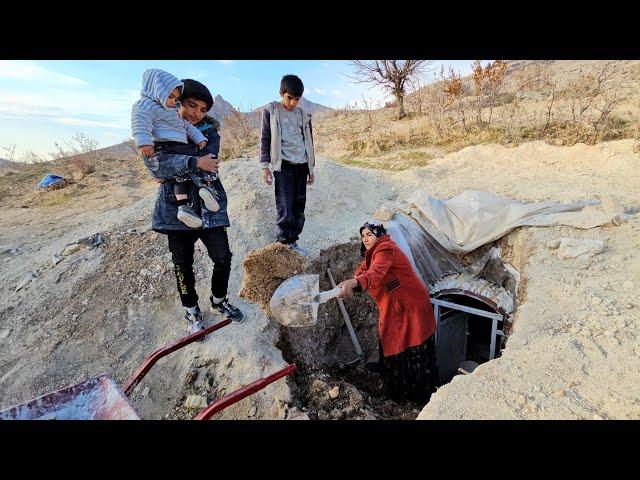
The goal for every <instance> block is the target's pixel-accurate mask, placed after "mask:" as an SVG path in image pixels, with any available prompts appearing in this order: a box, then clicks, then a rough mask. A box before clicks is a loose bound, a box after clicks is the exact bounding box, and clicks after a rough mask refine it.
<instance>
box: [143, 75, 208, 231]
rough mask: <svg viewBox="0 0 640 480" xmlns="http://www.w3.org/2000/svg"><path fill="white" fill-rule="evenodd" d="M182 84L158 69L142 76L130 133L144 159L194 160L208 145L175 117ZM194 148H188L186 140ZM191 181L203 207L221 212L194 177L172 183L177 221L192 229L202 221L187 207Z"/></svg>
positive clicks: (183, 121)
mask: <svg viewBox="0 0 640 480" xmlns="http://www.w3.org/2000/svg"><path fill="white" fill-rule="evenodd" d="M182 88H183V83H182V82H181V81H180V80H178V79H177V78H176V77H174V76H173V75H171V74H170V73H167V72H165V71H163V70H159V69H157V68H152V69H150V70H147V71H146V72H144V74H143V76H142V90H141V91H140V100H138V101H137V102H136V103H135V104H134V105H133V108H132V110H131V131H132V133H133V138H134V140H135V143H136V147H138V149H139V150H140V153H142V154H143V155H145V156H146V157H153V156H154V155H156V154H169V153H173V154H178V155H189V156H197V154H198V149H200V150H202V149H204V148H205V146H206V145H207V137H205V136H204V134H203V133H202V132H201V131H200V130H198V129H197V128H196V127H194V126H193V125H191V124H190V123H189V122H187V121H186V120H183V119H182V118H180V116H179V115H178V110H177V108H176V104H177V103H178V100H179V98H180V94H181V93H182ZM189 139H190V140H192V141H193V142H194V143H196V144H197V146H198V148H196V147H195V146H194V145H190V144H189V143H188V140H189ZM190 179H191V180H192V181H193V182H195V183H196V185H197V186H198V187H200V188H199V190H198V194H199V195H200V198H202V200H203V202H204V205H205V207H206V208H207V209H208V210H210V211H212V212H216V211H218V209H219V208H220V206H219V204H218V201H217V199H216V195H215V191H212V190H211V189H209V188H207V187H206V186H205V185H204V184H202V182H201V181H200V180H199V179H198V178H197V176H195V175H193V174H189V177H176V178H175V179H173V180H172V182H173V191H174V195H175V196H176V200H177V202H178V214H177V217H178V219H179V220H180V221H181V222H182V223H184V224H185V225H187V226H189V227H191V228H201V227H202V219H201V218H200V217H199V216H198V215H197V214H196V213H195V212H194V211H193V209H192V208H191V207H190V206H189V205H188V201H189V200H188V199H189V195H188V193H187V192H188V185H187V182H188V181H189V180H190Z"/></svg>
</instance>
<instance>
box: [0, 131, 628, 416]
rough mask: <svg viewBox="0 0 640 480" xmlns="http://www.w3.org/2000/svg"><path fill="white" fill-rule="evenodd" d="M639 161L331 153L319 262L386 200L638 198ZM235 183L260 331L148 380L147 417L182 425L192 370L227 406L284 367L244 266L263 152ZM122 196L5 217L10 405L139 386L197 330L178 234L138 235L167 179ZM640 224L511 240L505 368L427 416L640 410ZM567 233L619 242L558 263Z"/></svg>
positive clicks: (235, 333) (140, 405) (324, 173)
mask: <svg viewBox="0 0 640 480" xmlns="http://www.w3.org/2000/svg"><path fill="white" fill-rule="evenodd" d="M638 160H639V159H638V156H637V154H633V152H632V142H631V141H618V142H610V143H607V144H602V145H597V146H594V147H588V146H585V145H576V146H574V147H551V146H548V145H546V144H544V143H541V142H533V143H529V144H524V145H521V146H519V147H516V148H506V147H500V146H495V145H485V146H477V147H468V148H466V149H464V150H462V151H460V152H457V153H455V154H452V155H448V156H447V157H445V158H437V159H434V160H433V162H432V163H431V164H430V165H428V166H427V167H420V168H414V169H410V170H406V171H403V172H398V173H389V172H381V171H374V170H366V169H361V168H350V167H344V166H341V165H338V164H336V163H334V162H332V161H329V160H320V161H319V165H318V168H317V178H318V180H317V183H316V184H315V185H314V186H313V187H312V188H311V189H310V191H309V195H308V204H307V210H306V212H307V224H306V227H305V231H304V234H303V238H302V240H301V245H302V246H303V247H305V248H308V249H309V250H310V252H311V254H312V256H316V255H318V253H319V252H320V250H321V249H322V248H326V247H329V246H331V245H334V244H336V243H344V242H347V241H348V239H349V237H351V236H354V235H356V234H357V229H358V226H359V225H360V224H362V222H363V221H365V220H366V219H368V218H369V217H370V215H371V214H372V212H373V211H374V210H375V209H376V208H377V207H378V206H379V205H380V204H383V203H386V204H390V205H394V204H399V203H401V202H402V200H403V199H404V198H406V195H408V194H409V193H410V192H411V191H413V190H414V189H415V188H424V189H426V190H427V192H428V193H430V194H432V195H436V196H438V197H441V198H443V197H450V196H452V195H455V194H457V193H460V192H461V191H463V190H465V189H468V188H475V189H486V190H490V191H494V192H496V193H499V194H502V195H507V196H510V197H513V198H517V199H520V200H547V199H551V200H558V201H570V200H580V199H588V198H598V197H599V196H602V195H606V194H611V193H613V194H615V195H617V196H618V198H619V199H620V200H621V201H622V202H623V203H625V204H626V205H638V204H640V194H639V193H638V192H640V174H639V173H638V168H637V165H638ZM221 174H222V178H223V180H224V183H225V187H226V189H227V192H228V194H229V197H230V202H229V212H230V215H231V218H232V226H231V228H230V229H229V237H230V241H231V246H232V251H233V253H234V260H233V266H232V276H231V280H230V292H231V298H232V301H234V302H236V303H237V304H238V305H239V306H241V308H243V309H244V311H245V312H246V314H247V321H246V322H245V323H244V324H241V325H231V326H229V327H225V328H224V329H222V330H221V331H220V332H217V333H215V334H213V335H211V336H210V337H209V338H208V339H207V340H206V341H205V342H203V343H202V344H197V345H193V346H190V347H188V348H187V349H185V350H184V351H181V352H180V353H176V354H174V356H172V357H169V358H167V359H164V360H162V361H161V363H159V364H158V366H157V367H156V368H155V369H154V370H152V372H151V373H150V374H149V376H148V379H147V380H145V382H144V385H142V386H149V394H148V395H146V396H142V395H141V394H140V393H139V392H138V393H136V394H135V396H134V401H135V404H136V408H137V409H138V411H139V412H140V413H141V414H142V416H143V417H145V418H162V417H164V416H165V415H168V416H169V417H170V418H183V417H184V415H185V414H184V412H183V411H182V410H181V409H179V408H175V407H176V405H177V404H179V403H180V398H181V395H183V394H184V392H185V389H186V388H187V387H186V386H185V385H186V383H185V382H184V376H185V375H186V374H187V373H188V372H189V371H190V370H196V371H197V372H198V374H200V373H202V374H205V373H206V375H207V376H210V377H211V378H213V379H214V382H213V385H211V386H209V387H207V386H206V385H202V386H201V387H199V388H201V389H202V391H203V392H204V393H207V395H210V396H211V398H214V397H217V396H219V395H220V394H222V393H224V392H226V391H229V390H231V389H234V388H237V387H238V386H240V385H242V384H246V383H248V382H249V381H251V380H254V379H256V378H258V377H260V376H263V375H266V374H268V373H271V372H273V371H275V370H276V369H279V368H281V367H282V366H284V363H285V362H284V360H283V359H282V355H281V353H280V351H279V350H278V349H277V348H276V347H275V343H276V341H277V339H278V327H277V326H276V325H275V323H274V322H273V320H270V319H268V318H267V317H265V316H264V314H263V313H262V312H261V311H260V310H259V309H258V308H257V306H255V305H252V304H250V303H248V302H246V301H244V300H242V299H238V298H237V296H236V293H237V291H238V289H239V288H240V284H241V279H242V269H241V262H242V259H243V257H244V256H245V255H246V254H247V253H248V252H249V251H251V250H252V249H255V248H257V247H261V246H264V245H266V244H267V243H269V242H271V241H273V240H274V239H275V231H274V221H273V220H274V216H275V204H274V199H273V192H272V190H271V188H273V187H271V188H268V187H266V186H263V185H261V184H260V180H259V168H258V164H257V161H256V160H255V159H240V160H233V161H230V162H226V163H224V164H223V167H222V171H221ZM123 188H124V187H123ZM122 192H123V191H122V190H117V189H114V190H108V191H106V192H104V193H103V194H102V195H106V196H105V197H103V198H102V199H101V200H91V201H88V202H87V203H83V204H82V205H79V206H78V210H77V212H78V214H77V215H76V216H74V215H70V213H72V212H66V213H65V212H62V211H60V210H56V211H53V210H52V209H48V210H42V209H37V208H34V209H26V210H25V209H18V208H9V209H6V210H3V211H1V212H0V245H3V246H4V245H11V246H15V247H18V249H19V251H20V253H18V254H11V253H9V252H8V253H3V254H2V258H0V281H1V282H2V285H1V286H0V300H1V302H2V303H1V304H0V345H1V346H2V348H1V349H0V392H1V393H0V408H3V407H6V406H9V405H12V404H15V403H18V402H22V401H25V400H27V399H29V398H32V397H34V396H37V395H40V394H42V393H45V392H47V391H50V390H53V389H56V388H59V387H61V386H64V385H68V384H71V383H75V382H78V381H81V380H84V379H85V378H88V377H89V376H93V375H96V374H98V373H101V372H107V373H109V374H111V375H112V376H114V378H116V379H117V380H118V381H119V382H120V383H123V382H124V381H125V380H126V378H127V377H128V376H129V375H130V374H131V373H132V372H133V370H135V368H136V367H137V365H138V363H139V362H140V361H142V359H144V357H145V356H146V355H148V354H149V353H150V352H151V351H153V350H154V349H155V348H157V347H158V346H159V345H162V344H165V343H168V342H169V341H171V340H173V339H176V338H178V337H180V336H182V335H183V334H184V331H185V328H186V325H184V323H183V322H182V320H181V319H180V318H181V315H182V313H181V308H180V306H179V302H178V299H177V295H176V294H175V291H174V289H175V286H174V279H173V273H172V271H171V264H170V262H169V255H168V251H167V248H166V240H165V238H164V237H163V236H160V235H157V234H155V233H154V232H148V231H147V232H144V229H142V232H141V233H133V232H129V233H127V230H128V229H131V228H133V227H138V228H139V229H141V227H142V226H144V225H146V224H148V219H149V218H150V215H151V211H152V208H153V202H154V197H155V185H153V184H151V183H148V182H143V183H142V186H138V187H137V188H135V189H130V190H128V193H129V194H130V196H131V195H133V194H134V192H135V195H138V196H139V197H141V198H139V199H138V200H136V199H135V198H130V196H129V197H127V196H126V195H125V198H126V199H123V197H122V195H121V194H122ZM116 199H117V201H116ZM101 201H102V202H105V203H104V205H102V204H99V203H98V202H101ZM92 202H94V203H92ZM98 205H101V206H98ZM115 205H118V206H115ZM89 207H91V208H90V209H88V208H89ZM25 212H27V213H25ZM58 216H63V218H60V219H59V220H55V219H56V218H57V217H58ZM43 218H45V219H46V220H47V222H43ZM54 220H55V221H54ZM48 222H52V223H48ZM98 230H100V231H105V232H110V235H109V240H110V243H109V245H108V246H107V247H104V248H102V249H94V250H87V249H85V250H81V251H80V252H77V253H75V254H73V255H71V256H70V257H67V258H66V259H65V260H64V261H63V262H62V263H60V264H58V265H57V266H56V267H52V266H51V261H50V257H51V255H52V253H53V252H55V251H59V250H61V249H62V248H63V247H64V246H65V245H66V244H67V243H71V242H72V241H76V240H78V238H81V237H83V236H86V235H90V234H93V233H95V232H96V231H98ZM639 230H640V219H638V218H637V217H636V218H634V219H633V220H632V221H630V222H629V223H627V224H624V225H622V226H619V227H615V226H607V227H602V228H596V229H593V230H587V231H580V230H575V229H569V228H566V227H553V228H537V229H534V228H528V229H521V230H519V231H518V232H515V233H514V234H512V235H511V236H510V237H509V243H510V244H511V245H512V247H513V248H512V253H511V256H510V257H509V258H510V260H511V261H512V263H513V264H514V266H515V267H516V268H518V269H519V270H520V271H521V273H523V274H524V277H525V279H526V289H525V295H524V298H522V299H521V304H520V305H519V307H518V311H517V315H516V323H515V328H514V333H513V335H512V336H511V338H510V339H509V341H508V342H507V346H506V349H505V351H504V352H503V355H502V357H501V358H499V359H498V360H496V361H493V362H490V363H487V364H484V365H482V366H481V367H480V368H478V369H477V370H476V372H474V374H473V375H470V376H466V377H463V378H457V379H456V380H454V381H453V382H452V383H451V384H449V385H446V386H444V387H442V388H441V389H440V390H439V391H438V392H437V393H436V394H435V395H434V397H433V399H432V401H431V402H430V404H429V405H427V406H426V408H425V409H424V410H423V412H422V413H421V415H420V418H592V417H593V416H594V415H599V416H601V417H603V418H609V417H610V418H640V400H639V399H640V391H638V390H637V389H638V387H637V385H640V378H639V377H640V373H639V372H640V368H638V367H640V349H638V347H637V346H638V344H640V342H639V340H640V337H639V336H640V331H639V325H640V319H639V318H638V315H639V313H638V312H639V311H640V304H639V303H638V301H637V300H636V299H635V296H636V295H637V292H638V291H639V290H640V255H639V254H638V253H639V252H638V250H639V248H640V241H639V235H638V231H639ZM560 237H573V238H598V239H603V240H604V241H605V244H606V249H605V251H604V252H603V253H602V254H600V255H597V256H596V257H594V258H593V259H591V260H589V261H587V262H584V263H581V262H580V261H578V260H559V259H557V258H556V257H555V255H556V252H555V251H554V250H550V249H548V248H547V246H546V242H547V241H548V240H551V239H555V238H560ZM202 250H203V249H199V253H198V255H197V257H198V260H197V261H196V267H197V272H198V273H197V278H198V292H199V293H200V295H201V304H202V305H203V306H204V305H206V303H205V302H206V298H207V297H208V286H207V282H208V280H207V279H208V277H209V275H210V271H211V266H210V264H209V262H205V261H204V260H203V258H204V253H203V251H202ZM5 259H8V260H5ZM35 269H39V271H40V272H39V276H38V278H37V279H36V280H35V281H34V282H32V283H31V284H29V285H28V286H27V287H25V288H23V289H22V290H20V291H19V292H17V293H15V292H14V289H15V285H16V283H17V282H18V281H19V280H20V278H21V277H22V275H23V274H24V272H26V271H30V270H35ZM56 280H57V282H56ZM336 280H337V281H340V280H341V279H336ZM625 282H627V283H625ZM596 297H598V298H600V300H599V301H598V300H594V298H596ZM625 305H626V306H625ZM629 306H631V308H628V307H629ZM74 315H76V317H75V318H74ZM207 320H208V321H210V322H211V321H213V318H212V317H211V316H210V315H209V316H208V317H207ZM207 378H208V377H207ZM190 391H191V390H190ZM290 401H291V394H290V391H289V388H288V387H287V384H286V382H277V383H276V384H273V385H272V386H270V387H269V388H268V389H267V390H266V391H265V393H264V394H258V395H254V396H253V397H251V398H249V399H246V400H244V401H243V402H241V403H240V404H238V405H236V406H234V407H232V408H229V409H228V410H226V411H225V412H224V413H223V414H222V415H221V417H222V418H247V417H249V416H251V417H252V418H286V417H287V415H288V414H287V404H288V403H289V402H290Z"/></svg>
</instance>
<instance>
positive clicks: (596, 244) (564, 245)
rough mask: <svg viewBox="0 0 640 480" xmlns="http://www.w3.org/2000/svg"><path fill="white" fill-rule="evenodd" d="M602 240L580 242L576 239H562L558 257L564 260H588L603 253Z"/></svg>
mask: <svg viewBox="0 0 640 480" xmlns="http://www.w3.org/2000/svg"><path fill="white" fill-rule="evenodd" d="M603 250H604V242H603V241H602V240H578V239H575V238H561V239H560V245H559V247H558V257H559V258H563V259H568V258H577V259H579V260H586V259H589V258H592V257H594V256H595V255H597V254H599V253H602V251H603Z"/></svg>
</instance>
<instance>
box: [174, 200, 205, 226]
mask: <svg viewBox="0 0 640 480" xmlns="http://www.w3.org/2000/svg"><path fill="white" fill-rule="evenodd" d="M178 220H180V221H181V222H182V223H184V224H185V225H186V226H187V227H191V228H202V219H201V218H200V217H199V216H198V215H196V213H195V212H194V211H193V210H192V209H191V207H189V205H180V206H179V207H178Z"/></svg>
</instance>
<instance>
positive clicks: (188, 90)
mask: <svg viewBox="0 0 640 480" xmlns="http://www.w3.org/2000/svg"><path fill="white" fill-rule="evenodd" d="M181 82H182V83H184V88H183V89H182V94H181V95H180V101H181V102H184V101H185V100H186V99H187V98H193V99H195V100H200V101H202V102H204V103H206V104H207V110H211V107H212V106H213V97H212V96H211V92H210V91H209V89H208V88H207V87H205V86H204V85H203V84H202V83H200V82H199V81H197V80H192V79H190V78H185V79H183V80H181Z"/></svg>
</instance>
